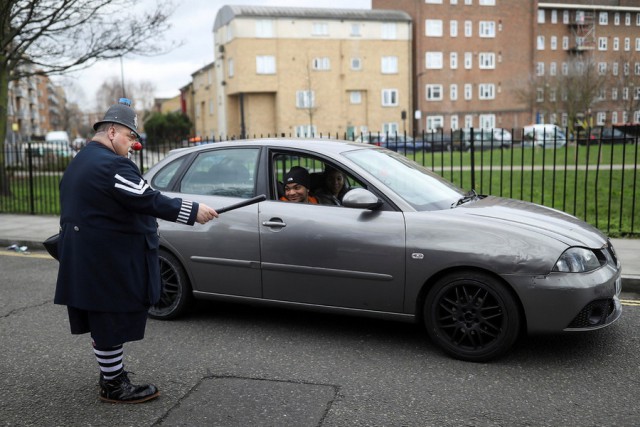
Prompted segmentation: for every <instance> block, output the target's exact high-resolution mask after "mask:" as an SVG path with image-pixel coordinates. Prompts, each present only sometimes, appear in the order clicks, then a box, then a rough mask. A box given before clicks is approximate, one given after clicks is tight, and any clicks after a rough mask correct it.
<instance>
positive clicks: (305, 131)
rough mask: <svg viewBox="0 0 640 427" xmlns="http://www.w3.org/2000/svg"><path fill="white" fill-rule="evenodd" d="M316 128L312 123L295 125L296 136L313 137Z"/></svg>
mask: <svg viewBox="0 0 640 427" xmlns="http://www.w3.org/2000/svg"><path fill="white" fill-rule="evenodd" d="M317 133H318V130H317V129H316V127H315V126H314V125H299V126H296V136H298V137H301V136H303V137H315V136H316V134H317Z"/></svg>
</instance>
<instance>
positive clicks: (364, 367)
mask: <svg viewBox="0 0 640 427" xmlns="http://www.w3.org/2000/svg"><path fill="white" fill-rule="evenodd" d="M56 271H57V264H56V262H55V261H54V260H52V259H51V258H49V257H48V256H46V255H44V254H43V253H38V252H35V253H33V254H31V255H23V254H17V253H11V252H6V253H0V272H1V273H0V274H1V279H0V339H1V343H2V344H1V345H0V425H11V426H23V425H24V426H27V425H28V426H63V425H64V426H76V425H77V426H84V425H92V426H102V425H104V426H107V425H108V426H113V425H117V426H129V425H130V426H152V425H153V426H252V427H257V426H278V427H280V426H296V427H297V426H322V427H329V426H341V427H344V426H581V427H582V426H603V425H606V426H638V425H640V394H639V390H640V358H639V357H638V350H640V302H639V301H635V302H634V301H632V300H633V299H638V296H637V295H635V294H630V295H625V296H624V298H625V300H627V301H628V302H626V304H625V307H624V312H623V315H622V318H621V319H620V320H619V321H618V322H617V323H616V324H614V325H613V326H611V327H609V328H605V329H604V330H600V331H595V332H590V333H579V334H572V335H563V336H545V337H527V338H525V339H522V340H521V341H520V342H519V343H518V345H517V346H516V348H515V349H514V350H513V351H512V352H511V353H510V354H508V355H507V356H506V357H504V358H502V359H500V360H498V361H495V362H492V363H487V364H484V363H483V364H474V363H467V362H460V361H456V360H452V359H450V358H448V357H446V356H444V355H443V354H442V353H441V352H440V351H439V350H438V349H437V348H436V347H435V346H433V345H432V344H431V343H429V341H428V340H427V339H426V338H425V335H424V334H423V332H422V330H421V329H420V327H419V326H417V325H411V324H405V323H395V322H385V321H377V320H371V319H358V318H351V317H342V316H331V315H321V314H312V313H305V312H296V311H287V310H277V309H264V308H260V309H258V308H254V307H249V306H239V305H233V304H221V303H216V304H214V303H200V304H199V305H198V307H197V308H196V309H195V310H194V311H193V312H192V313H191V314H190V315H188V316H187V317H185V318H183V319H181V320H179V321H172V322H161V321H155V320H150V321H149V324H148V327H147V337H146V338H145V339H144V340H143V341H140V342H136V343H128V344H126V345H125V363H126V369H127V370H129V371H133V372H135V373H136V375H134V376H133V379H134V381H135V382H138V383H141V382H146V381H152V382H155V383H156V384H157V385H158V386H159V388H160V390H161V393H162V395H161V396H160V398H158V399H156V400H154V401H151V402H148V403H145V404H142V405H113V404H107V403H102V402H101V401H100V400H99V399H98V386H97V380H98V368H97V363H96V361H95V358H94V357H93V354H92V350H91V346H90V342H89V338H88V336H72V335H71V334H69V332H68V322H67V320H66V310H65V308H64V307H60V306H55V305H54V304H53V302H52V299H53V291H54V283H55V277H56Z"/></svg>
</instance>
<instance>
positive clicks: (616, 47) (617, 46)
mask: <svg viewBox="0 0 640 427" xmlns="http://www.w3.org/2000/svg"><path fill="white" fill-rule="evenodd" d="M613 50H620V39H619V38H618V37H614V38H613Z"/></svg>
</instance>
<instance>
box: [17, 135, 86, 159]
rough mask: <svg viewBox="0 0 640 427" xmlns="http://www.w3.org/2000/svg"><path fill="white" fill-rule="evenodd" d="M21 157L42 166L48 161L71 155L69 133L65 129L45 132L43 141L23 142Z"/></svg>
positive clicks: (72, 153) (72, 152)
mask: <svg viewBox="0 0 640 427" xmlns="http://www.w3.org/2000/svg"><path fill="white" fill-rule="evenodd" d="M22 150H23V159H24V162H25V163H28V162H29V161H31V162H32V164H34V165H35V166H42V165H44V164H45V163H47V162H50V161H58V160H59V159H64V158H69V157H73V155H74V151H73V149H72V148H71V143H70V141H69V134H68V133H67V132H65V131H52V132H47V134H46V135H45V140H44V141H33V142H29V143H27V144H23V148H22Z"/></svg>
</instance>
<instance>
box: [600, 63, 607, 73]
mask: <svg viewBox="0 0 640 427" xmlns="http://www.w3.org/2000/svg"><path fill="white" fill-rule="evenodd" d="M598 74H600V75H601V76H604V75H605V74H607V63H606V62H598Z"/></svg>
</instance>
